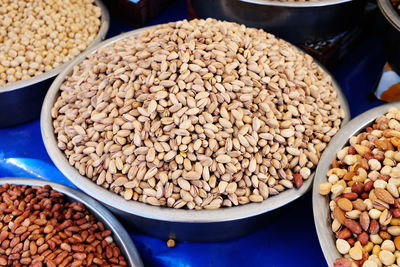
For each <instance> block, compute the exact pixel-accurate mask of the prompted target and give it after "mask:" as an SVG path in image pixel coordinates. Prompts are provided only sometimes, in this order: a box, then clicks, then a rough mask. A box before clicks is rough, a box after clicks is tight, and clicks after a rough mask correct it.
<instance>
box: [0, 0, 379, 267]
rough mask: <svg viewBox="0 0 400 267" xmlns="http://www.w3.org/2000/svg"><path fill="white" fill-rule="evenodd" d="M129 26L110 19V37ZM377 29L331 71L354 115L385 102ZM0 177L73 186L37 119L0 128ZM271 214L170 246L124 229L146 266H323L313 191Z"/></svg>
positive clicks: (180, 6) (182, 8)
mask: <svg viewBox="0 0 400 267" xmlns="http://www.w3.org/2000/svg"><path fill="white" fill-rule="evenodd" d="M186 18H187V6H186V1H184V0H179V1H175V2H174V3H173V4H172V5H171V6H170V7H169V8H167V9H166V10H164V11H163V12H162V13H161V14H160V15H159V16H158V17H157V18H155V19H154V20H152V21H151V22H150V23H149V24H148V25H153V24H159V23H165V22H169V21H175V20H180V19H186ZM132 29H133V27H131V26H128V25H126V24H122V23H121V22H118V21H115V20H111V27H110V31H109V33H108V37H112V36H114V35H117V34H119V33H121V32H126V31H129V30H132ZM375 32H376V31H375ZM375 32H374V31H373V30H371V33H370V34H368V36H366V37H365V38H363V40H361V41H360V42H359V43H358V44H357V46H356V47H355V48H354V49H352V50H351V52H350V53H349V54H348V55H347V56H346V58H345V59H344V60H342V61H341V62H340V63H339V64H338V65H337V66H336V67H334V68H333V69H331V72H332V73H333V75H334V77H335V78H336V79H337V81H338V82H339V84H340V85H341V86H342V89H343V91H344V93H345V95H346V96H347V99H348V102H349V104H350V109H351V114H352V117H354V116H356V115H358V114H360V113H362V112H364V111H366V110H368V109H370V108H372V107H375V106H378V105H381V104H382V103H383V102H382V101H379V100H377V99H376V98H375V96H374V95H373V93H374V90H375V87H376V84H377V82H378V80H379V77H380V75H381V71H382V67H383V65H384V56H383V49H382V46H381V44H380V40H379V38H378V37H377V34H376V33H375ZM0 116H1V114H0ZM0 177H33V178H41V179H45V180H52V181H57V182H59V183H62V184H65V185H68V186H71V187H74V186H73V185H72V184H71V183H70V182H69V181H68V180H67V179H66V178H65V177H64V176H63V175H62V174H61V173H60V172H59V171H58V170H57V169H56V168H55V166H54V165H53V163H52V162H51V160H50V158H49V156H48V155H47V152H46V150H45V148H44V145H43V142H42V137H41V134H40V122H39V120H37V121H33V122H30V123H26V124H23V125H19V126H16V127H11V128H5V129H0ZM274 213H275V215H276V216H274V218H273V219H269V220H268V221H266V222H265V226H264V227H263V228H262V229H261V230H258V231H256V232H254V233H252V234H249V235H247V236H244V237H241V238H237V239H235V240H231V241H225V242H214V243H178V244H177V245H176V247H174V248H168V247H167V246H166V241H165V240H160V239H157V238H153V237H149V236H145V235H143V234H140V233H137V232H135V229H128V231H129V233H130V234H131V237H132V239H133V241H134V243H135V244H136V246H137V248H138V250H139V253H140V255H141V257H142V260H143V261H144V263H145V264H146V266H179V267H184V266H326V263H325V260H324V257H323V254H322V251H321V249H320V246H319V243H318V238H317V234H316V232H315V228H314V221H313V215H312V204H311V193H310V192H309V193H307V194H306V195H304V196H303V197H301V198H300V199H299V200H297V201H295V202H293V203H291V204H289V205H287V206H285V207H283V208H280V209H278V210H277V211H275V212H274ZM226 231H235V229H226Z"/></svg>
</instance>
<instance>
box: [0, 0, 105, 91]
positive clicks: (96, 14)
mask: <svg viewBox="0 0 400 267" xmlns="http://www.w3.org/2000/svg"><path fill="white" fill-rule="evenodd" d="M100 17H101V10H100V8H99V7H98V6H96V5H95V3H94V0H66V1H61V0H51V1H47V0H35V1H23V0H2V3H1V5H0V86H1V85H4V84H6V83H12V82H15V81H19V80H23V79H27V78H30V77H33V76H36V75H38V74H41V73H44V72H47V71H50V70H51V69H54V68H56V67H58V66H59V65H61V64H63V63H65V62H67V61H69V60H71V59H72V58H73V57H75V56H77V55H78V54H79V53H80V52H81V51H83V50H84V49H85V48H86V47H87V46H88V45H89V44H90V43H91V42H92V41H93V39H94V38H95V37H96V35H97V33H98V31H99V28H100V19H99V18H100Z"/></svg>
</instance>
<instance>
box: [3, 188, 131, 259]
mask: <svg viewBox="0 0 400 267" xmlns="http://www.w3.org/2000/svg"><path fill="white" fill-rule="evenodd" d="M0 229H1V233H0V265H1V266H5V265H7V266H127V263H126V261H125V259H124V257H123V256H122V254H121V251H120V249H119V248H118V246H117V245H116V244H115V242H114V240H113V238H112V232H111V231H110V230H108V229H106V227H105V226H104V224H103V223H102V222H99V221H98V220H97V219H96V217H94V216H93V215H92V214H91V212H89V211H88V210H87V209H86V207H85V206H84V205H83V204H82V203H80V202H69V201H68V200H67V199H66V198H65V197H64V195H63V194H62V193H60V192H57V191H54V190H52V188H51V187H50V186H43V187H42V186H26V185H9V184H4V185H1V186H0Z"/></svg>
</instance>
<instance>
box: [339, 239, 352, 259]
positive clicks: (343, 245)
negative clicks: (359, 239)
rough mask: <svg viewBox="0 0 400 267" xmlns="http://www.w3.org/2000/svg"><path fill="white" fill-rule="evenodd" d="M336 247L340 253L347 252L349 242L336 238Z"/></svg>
mask: <svg viewBox="0 0 400 267" xmlns="http://www.w3.org/2000/svg"><path fill="white" fill-rule="evenodd" d="M336 248H337V250H338V251H339V252H340V253H341V254H343V255H344V254H347V253H348V252H349V250H350V244H349V243H348V242H347V241H346V240H344V239H338V240H336Z"/></svg>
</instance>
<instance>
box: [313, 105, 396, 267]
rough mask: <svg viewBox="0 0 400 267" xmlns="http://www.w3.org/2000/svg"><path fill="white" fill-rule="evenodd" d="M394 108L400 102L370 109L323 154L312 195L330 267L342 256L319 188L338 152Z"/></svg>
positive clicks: (343, 130)
mask: <svg viewBox="0 0 400 267" xmlns="http://www.w3.org/2000/svg"><path fill="white" fill-rule="evenodd" d="M392 107H396V108H400V102H394V103H390V104H386V105H383V106H379V107H376V108H374V109H371V110H369V111H367V112H365V113H363V114H361V115H359V116H357V117H356V118H354V119H352V120H351V121H350V122H348V123H347V124H346V125H345V126H343V128H342V129H340V130H339V131H338V132H337V134H336V135H335V137H334V138H332V140H331V142H330V143H329V145H328V147H327V148H326V150H325V151H324V153H323V154H322V157H321V159H320V163H319V164H318V167H317V170H316V171H315V178H314V187H313V192H312V196H313V212H314V222H315V228H316V230H317V234H318V239H319V243H320V246H321V249H322V252H323V253H324V256H325V259H326V262H327V263H328V265H329V266H333V262H334V261H335V260H336V259H337V258H340V257H342V255H341V254H340V253H339V252H338V251H337V249H336V244H335V242H336V237H335V234H334V233H333V232H332V230H331V224H332V220H331V211H330V209H329V201H330V198H329V197H328V196H322V195H320V194H319V185H320V184H322V183H323V182H326V181H327V178H326V174H327V173H328V171H329V169H330V167H331V162H332V160H334V159H335V158H336V153H337V152H338V151H339V150H340V149H342V148H343V147H344V146H345V145H346V144H347V143H348V141H349V139H350V137H352V136H353V135H356V134H358V133H360V132H362V131H364V130H365V128H366V127H368V126H369V125H371V124H372V122H373V121H374V120H375V119H376V118H377V117H379V116H381V115H383V114H385V113H387V112H388V111H389V109H390V108H392Z"/></svg>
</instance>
